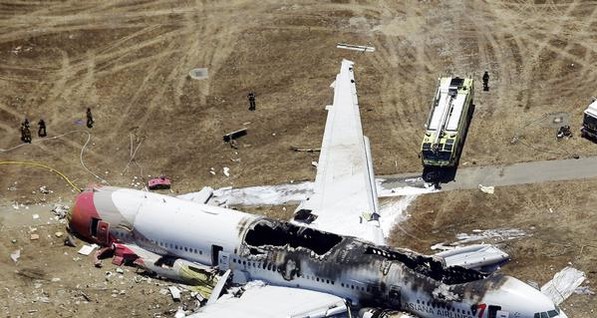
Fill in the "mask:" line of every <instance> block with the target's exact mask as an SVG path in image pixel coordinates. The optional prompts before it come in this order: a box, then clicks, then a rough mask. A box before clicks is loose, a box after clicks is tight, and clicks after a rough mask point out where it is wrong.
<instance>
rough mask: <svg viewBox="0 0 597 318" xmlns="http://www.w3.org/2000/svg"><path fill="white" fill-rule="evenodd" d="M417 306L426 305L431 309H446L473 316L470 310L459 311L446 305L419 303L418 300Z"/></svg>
mask: <svg viewBox="0 0 597 318" xmlns="http://www.w3.org/2000/svg"><path fill="white" fill-rule="evenodd" d="M417 304H422V305H427V306H429V307H431V308H441V309H446V310H450V311H454V312H457V313H462V314H465V315H469V316H472V315H473V312H472V311H470V310H464V309H460V308H455V307H452V306H450V305H446V304H442V303H436V302H433V301H427V302H424V301H420V300H418V299H417Z"/></svg>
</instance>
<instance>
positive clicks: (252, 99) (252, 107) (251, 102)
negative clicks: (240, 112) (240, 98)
mask: <svg viewBox="0 0 597 318" xmlns="http://www.w3.org/2000/svg"><path fill="white" fill-rule="evenodd" d="M247 97H248V98H249V110H250V111H255V109H256V106H255V92H250V93H249V95H247Z"/></svg>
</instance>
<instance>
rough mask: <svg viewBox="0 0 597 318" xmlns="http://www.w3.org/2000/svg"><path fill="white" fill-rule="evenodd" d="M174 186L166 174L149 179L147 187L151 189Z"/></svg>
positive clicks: (163, 188)
mask: <svg viewBox="0 0 597 318" xmlns="http://www.w3.org/2000/svg"><path fill="white" fill-rule="evenodd" d="M171 186H172V181H171V180H170V179H169V178H167V177H164V176H161V177H159V178H153V179H151V180H149V181H147V187H148V188H149V190H167V189H170V187H171Z"/></svg>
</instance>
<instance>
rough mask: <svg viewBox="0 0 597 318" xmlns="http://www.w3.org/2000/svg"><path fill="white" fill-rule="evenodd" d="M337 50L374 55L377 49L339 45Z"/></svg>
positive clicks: (346, 44) (345, 44) (364, 46)
mask: <svg viewBox="0 0 597 318" xmlns="http://www.w3.org/2000/svg"><path fill="white" fill-rule="evenodd" d="M336 48H338V49H345V50H352V51H360V52H363V53H373V52H375V47H373V46H366V45H354V44H348V43H337V44H336Z"/></svg>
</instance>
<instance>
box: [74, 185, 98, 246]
mask: <svg viewBox="0 0 597 318" xmlns="http://www.w3.org/2000/svg"><path fill="white" fill-rule="evenodd" d="M93 194H94V192H93V189H87V190H85V191H84V192H81V193H79V194H78V195H77V197H76V198H75V204H74V206H73V208H72V210H71V211H70V213H69V216H68V224H69V228H70V230H71V231H73V232H74V233H76V234H78V235H80V236H82V237H83V238H91V223H92V220H93V219H94V218H95V219H99V213H98V212H97V209H96V208H95V204H94V203H93Z"/></svg>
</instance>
